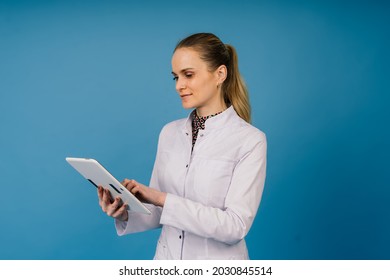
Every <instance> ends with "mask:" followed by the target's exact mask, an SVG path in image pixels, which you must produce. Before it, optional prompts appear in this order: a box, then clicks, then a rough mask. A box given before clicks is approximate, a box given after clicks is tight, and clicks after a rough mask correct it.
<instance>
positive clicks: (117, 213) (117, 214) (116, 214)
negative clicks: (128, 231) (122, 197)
mask: <svg viewBox="0 0 390 280" xmlns="http://www.w3.org/2000/svg"><path fill="white" fill-rule="evenodd" d="M126 211H127V204H126V203H125V204H123V205H122V206H121V207H120V208H118V210H117V211H115V212H114V213H113V214H112V217H113V218H118V217H120V216H122V215H123V214H124V213H125V212H126Z"/></svg>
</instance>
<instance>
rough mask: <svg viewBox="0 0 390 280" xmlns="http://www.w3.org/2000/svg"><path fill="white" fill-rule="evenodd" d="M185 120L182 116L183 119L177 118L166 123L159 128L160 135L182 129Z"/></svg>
mask: <svg viewBox="0 0 390 280" xmlns="http://www.w3.org/2000/svg"><path fill="white" fill-rule="evenodd" d="M186 121H187V118H183V119H179V120H175V121H172V122H169V123H167V124H166V125H164V126H163V128H162V129H161V132H160V136H161V135H165V134H171V133H176V132H179V131H181V130H183V128H184V127H185V124H186Z"/></svg>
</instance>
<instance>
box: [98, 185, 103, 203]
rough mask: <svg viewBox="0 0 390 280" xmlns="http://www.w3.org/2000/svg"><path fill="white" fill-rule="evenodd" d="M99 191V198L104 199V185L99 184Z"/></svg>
mask: <svg viewBox="0 0 390 280" xmlns="http://www.w3.org/2000/svg"><path fill="white" fill-rule="evenodd" d="M97 193H98V197H99V200H102V199H103V187H102V186H98V190H97Z"/></svg>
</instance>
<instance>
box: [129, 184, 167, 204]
mask: <svg viewBox="0 0 390 280" xmlns="http://www.w3.org/2000/svg"><path fill="white" fill-rule="evenodd" d="M122 185H124V186H125V187H126V189H128V190H129V191H130V192H131V193H132V194H134V195H135V196H136V197H137V198H138V199H139V200H141V201H142V202H146V203H151V204H154V205H156V206H161V207H163V206H164V203H165V198H166V196H167V194H166V193H164V192H160V191H158V190H156V189H152V188H149V187H147V186H145V185H142V184H140V183H138V182H137V181H135V180H129V179H125V180H123V182H122Z"/></svg>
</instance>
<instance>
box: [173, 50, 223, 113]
mask: <svg viewBox="0 0 390 280" xmlns="http://www.w3.org/2000/svg"><path fill="white" fill-rule="evenodd" d="M221 67H222V68H223V69H222V71H221V69H220V68H221ZM221 67H219V68H218V69H217V70H215V71H209V69H208V65H207V63H206V62H204V61H203V60H202V59H201V58H200V56H199V53H198V52H197V51H195V50H193V49H191V48H179V49H177V50H176V51H175V53H174V54H173V56H172V74H173V77H174V80H175V81H176V91H177V92H178V93H179V95H180V98H181V101H182V104H183V107H184V108H186V109H189V108H196V109H197V112H198V114H199V115H200V116H207V115H211V114H215V113H217V112H220V111H222V110H224V109H225V108H226V105H225V104H224V102H223V99H222V97H221V90H220V89H221V86H220V85H221V84H222V82H223V81H224V79H225V77H224V76H226V75H224V74H223V72H224V70H226V67H224V66H221Z"/></svg>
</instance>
